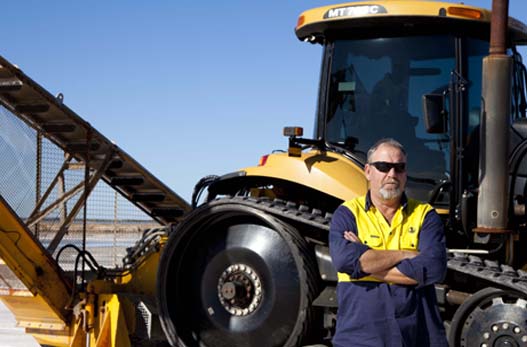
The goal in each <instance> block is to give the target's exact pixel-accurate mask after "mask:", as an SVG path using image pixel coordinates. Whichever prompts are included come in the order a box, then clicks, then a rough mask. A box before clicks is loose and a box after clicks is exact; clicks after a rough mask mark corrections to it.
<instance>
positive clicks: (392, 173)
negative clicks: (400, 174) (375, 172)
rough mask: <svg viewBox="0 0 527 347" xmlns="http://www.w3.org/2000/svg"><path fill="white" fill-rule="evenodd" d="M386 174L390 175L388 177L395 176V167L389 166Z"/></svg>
mask: <svg viewBox="0 0 527 347" xmlns="http://www.w3.org/2000/svg"><path fill="white" fill-rule="evenodd" d="M386 175H388V176H390V177H395V176H397V172H395V168H394V167H392V168H390V171H388V172H387V173H386Z"/></svg>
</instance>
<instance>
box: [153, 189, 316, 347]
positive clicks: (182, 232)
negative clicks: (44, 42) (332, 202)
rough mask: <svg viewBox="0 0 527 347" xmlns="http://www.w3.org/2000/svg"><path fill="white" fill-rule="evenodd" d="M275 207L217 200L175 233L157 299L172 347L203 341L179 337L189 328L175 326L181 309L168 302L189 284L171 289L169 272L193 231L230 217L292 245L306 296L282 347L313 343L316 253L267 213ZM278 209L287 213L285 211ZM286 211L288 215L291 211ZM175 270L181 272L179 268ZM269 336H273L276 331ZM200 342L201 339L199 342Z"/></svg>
mask: <svg viewBox="0 0 527 347" xmlns="http://www.w3.org/2000/svg"><path fill="white" fill-rule="evenodd" d="M279 204H280V203H279ZM255 205H256V206H255ZM283 205H284V206H282V207H285V206H286V205H287V204H283ZM275 206H276V203H272V204H271V203H269V202H267V201H259V202H256V201H254V200H248V199H240V198H227V199H220V200H216V201H213V202H210V203H208V204H205V205H202V206H200V207H199V208H197V209H196V210H194V211H193V212H191V213H190V214H189V215H188V216H187V218H185V219H184V220H183V222H181V223H180V224H179V225H178V226H177V228H176V229H175V230H174V231H173V232H172V234H171V236H170V238H169V241H168V242H167V245H166V246H165V248H164V250H163V253H162V256H161V260H160V266H159V272H158V286H157V289H158V295H157V299H158V307H159V309H160V319H161V324H162V326H163V329H164V331H165V333H166V335H167V338H168V339H169V341H170V343H171V345H173V346H185V347H193V346H198V345H200V342H197V341H192V340H193V339H190V340H191V341H189V337H188V336H189V334H188V332H187V333H186V334H184V335H186V336H187V337H186V339H185V340H183V339H182V338H181V337H180V336H179V335H178V334H179V331H180V330H184V329H185V328H184V327H183V328H180V327H178V326H175V324H174V321H173V319H172V318H173V316H174V311H175V312H176V314H177V312H178V310H177V308H175V309H174V308H169V307H167V306H168V304H167V302H169V301H170V300H172V302H173V299H172V298H171V297H170V296H171V295H172V293H171V290H170V288H174V286H175V285H177V286H179V285H186V283H181V284H180V283H177V284H174V283H172V284H169V285H168V287H167V283H170V281H174V280H173V279H170V277H171V274H169V273H167V272H170V271H172V272H173V269H174V265H173V264H172V263H173V261H174V259H175V258H177V257H178V256H179V255H178V254H179V253H180V252H182V251H183V252H185V247H186V245H188V244H191V243H192V241H193V240H192V238H193V237H194V235H193V230H198V233H199V232H200V231H199V230H201V233H203V230H207V232H209V231H208V229H207V228H212V229H214V228H213V227H214V226H216V225H218V223H220V222H221V223H223V224H225V223H228V222H229V218H232V219H233V221H232V223H233V224H237V223H241V222H240V221H243V220H250V221H251V223H254V222H257V223H258V224H261V225H264V226H265V227H267V228H270V229H272V230H274V232H276V233H278V234H279V236H280V237H281V238H282V239H283V240H285V242H286V243H287V244H288V245H289V246H288V249H289V251H290V253H291V255H292V257H293V258H294V262H295V263H296V269H297V270H296V271H297V272H298V276H300V277H299V285H300V288H301V289H300V293H302V294H301V295H300V304H299V309H298V313H297V318H296V323H295V324H294V328H293V330H292V331H291V332H290V334H289V338H287V340H286V341H285V342H284V343H283V344H282V345H283V346H300V345H303V344H305V343H306V342H311V341H309V340H310V335H312V332H313V331H316V328H315V327H314V326H312V323H313V320H314V319H315V318H316V317H314V315H313V311H312V310H313V308H312V306H311V303H312V301H313V300H314V298H315V297H316V295H318V279H319V275H318V270H317V267H316V261H315V258H314V253H313V250H312V249H311V248H310V247H309V245H308V243H307V242H306V240H305V239H304V238H303V237H302V236H301V235H300V234H299V232H298V231H297V230H296V229H295V228H294V227H293V226H291V225H290V224H288V223H286V222H285V221H283V220H279V219H278V218H276V217H274V216H272V213H269V211H265V209H273V208H274V207H275ZM288 206H289V207H288V208H287V209H286V210H288V209H290V208H291V207H292V206H291V204H288ZM274 210H275V211H280V213H284V209H283V208H281V209H274ZM303 210H304V211H297V212H296V213H289V214H290V215H291V216H292V217H294V219H303V220H305V219H304V218H302V217H303V216H304V215H306V214H307V212H306V209H305V208H303ZM285 212H286V213H287V211H285ZM311 217H312V218H311V219H307V220H308V221H310V223H311V225H312V226H313V224H317V225H318V226H322V225H324V222H325V224H326V225H325V226H326V228H327V219H326V220H324V221H323V222H322V223H321V222H320V220H321V219H323V218H320V216H319V213H317V212H316V211H315V214H314V215H312V216H311ZM317 218H318V220H317ZM207 225H208V226H207ZM200 228H202V229H200ZM174 257H175V258H174ZM171 264H172V265H171ZM175 269H177V267H176V268H175ZM176 273H177V274H179V273H180V271H179V270H177V271H176ZM176 281H177V279H176ZM171 286H172V287H171ZM178 322H181V319H179V320H178ZM178 324H180V323H178ZM268 333H269V334H272V333H273V332H268ZM194 335H195V334H194ZM197 339H198V338H196V339H195V340H197ZM264 345H265V342H262V346H264ZM210 347H212V346H210ZM214 347H216V346H214Z"/></svg>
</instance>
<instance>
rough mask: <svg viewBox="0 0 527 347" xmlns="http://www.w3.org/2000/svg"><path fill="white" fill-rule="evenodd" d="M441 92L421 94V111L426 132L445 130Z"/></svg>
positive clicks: (441, 131)
mask: <svg viewBox="0 0 527 347" xmlns="http://www.w3.org/2000/svg"><path fill="white" fill-rule="evenodd" d="M444 101H445V99H444V96H443V95H442V94H425V95H423V113H424V119H425V127H426V132H427V133H429V134H442V133H445V132H446V116H447V111H446V110H445V108H444Z"/></svg>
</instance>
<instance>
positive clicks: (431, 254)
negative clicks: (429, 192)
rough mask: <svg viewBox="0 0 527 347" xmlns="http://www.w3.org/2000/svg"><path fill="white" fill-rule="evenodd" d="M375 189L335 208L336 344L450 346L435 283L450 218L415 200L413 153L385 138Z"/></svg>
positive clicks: (373, 161) (372, 158)
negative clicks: (445, 220)
mask: <svg viewBox="0 0 527 347" xmlns="http://www.w3.org/2000/svg"><path fill="white" fill-rule="evenodd" d="M364 170H365V174H366V178H367V179H368V181H369V186H370V187H369V191H368V193H367V194H366V196H363V197H359V198H355V199H353V200H350V201H347V202H345V203H343V204H342V205H341V206H340V207H339V208H338V209H337V210H336V211H335V213H334V215H333V218H332V221H331V227H330V235H329V245H330V253H331V257H332V259H333V264H334V265H335V267H336V269H337V271H338V280H339V283H338V286H337V299H338V304H339V308H338V313H337V328H336V333H335V336H334V338H333V346H334V347H352V346H353V347H355V346H364V347H366V346H367V347H381V346H386V347H402V346H404V347H414V346H415V347H423V346H437V347H445V346H447V345H448V344H447V340H446V336H445V330H444V327H443V323H442V321H441V317H440V316H439V311H438V309H437V305H436V297H435V289H434V283H437V282H439V281H441V280H442V279H443V277H444V275H445V272H446V248H445V237H444V229H443V225H442V222H441V220H440V218H439V216H438V215H437V213H436V212H435V211H434V210H433V208H432V207H431V206H430V205H428V204H423V203H420V202H418V201H416V200H413V199H409V198H407V197H406V195H405V193H404V188H405V185H406V178H407V177H406V152H405V150H404V148H403V146H402V145H401V144H400V143H399V142H397V141H395V140H393V139H382V140H380V141H378V142H377V143H376V144H375V145H374V146H373V147H372V148H371V149H370V150H369V151H368V158H367V164H366V165H365V169H364Z"/></svg>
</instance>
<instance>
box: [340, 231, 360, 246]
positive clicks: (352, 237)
mask: <svg viewBox="0 0 527 347" xmlns="http://www.w3.org/2000/svg"><path fill="white" fill-rule="evenodd" d="M344 238H345V239H346V240H348V241H350V242H355V243H362V241H361V240H360V239H359V237H358V236H357V235H355V233H354V232H353V231H345V232H344Z"/></svg>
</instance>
